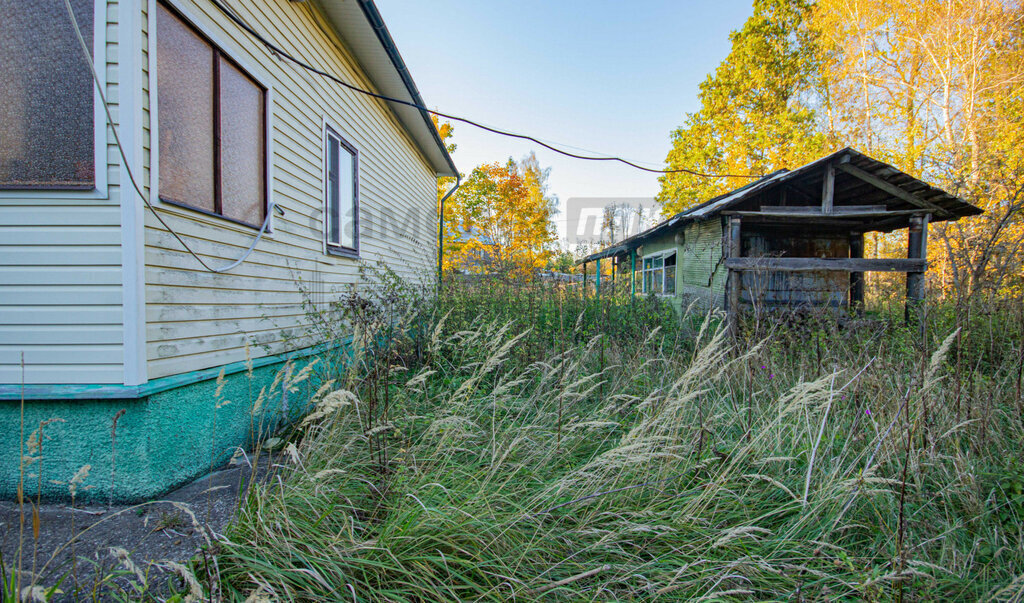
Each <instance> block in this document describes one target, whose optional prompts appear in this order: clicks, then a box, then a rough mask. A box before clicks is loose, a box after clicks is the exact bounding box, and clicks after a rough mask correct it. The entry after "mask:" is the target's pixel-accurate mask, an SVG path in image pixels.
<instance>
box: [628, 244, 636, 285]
mask: <svg viewBox="0 0 1024 603" xmlns="http://www.w3.org/2000/svg"><path fill="white" fill-rule="evenodd" d="M629 296H630V297H636V249H633V250H631V251H630V252H629Z"/></svg>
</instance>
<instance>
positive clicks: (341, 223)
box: [324, 128, 359, 253]
mask: <svg viewBox="0 0 1024 603" xmlns="http://www.w3.org/2000/svg"><path fill="white" fill-rule="evenodd" d="M324 152H325V155H326V156H325V157H324V164H325V165H324V169H325V172H326V173H325V177H324V180H325V181H326V187H325V190H324V193H325V196H326V199H325V200H324V207H325V209H326V214H327V219H326V221H325V226H326V229H327V248H328V249H329V250H333V251H341V252H347V253H355V252H358V250H359V182H358V170H359V156H358V153H357V152H356V149H355V147H353V146H352V145H350V144H348V143H347V142H345V141H344V140H343V139H342V138H341V137H340V136H338V134H337V133H336V132H334V131H333V130H331V129H330V128H328V129H327V136H326V140H325V141H324Z"/></svg>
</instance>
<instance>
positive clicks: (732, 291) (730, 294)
mask: <svg viewBox="0 0 1024 603" xmlns="http://www.w3.org/2000/svg"><path fill="white" fill-rule="evenodd" d="M727 239H728V244H729V247H728V249H727V251H726V253H727V254H728V256H727V257H730V258H738V257H740V256H742V255H743V246H742V245H741V242H740V217H739V216H731V217H730V218H729V235H728V237H727ZM742 276H743V273H742V272H740V271H739V270H733V269H731V268H730V269H729V280H728V281H727V283H726V287H725V306H726V307H725V311H726V318H727V320H728V321H729V328H730V329H731V330H732V331H733V334H734V335H735V334H736V319H737V318H738V317H739V310H740V288H741V287H742V282H743V280H742Z"/></svg>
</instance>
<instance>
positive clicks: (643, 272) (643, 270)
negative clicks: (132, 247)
mask: <svg viewBox="0 0 1024 603" xmlns="http://www.w3.org/2000/svg"><path fill="white" fill-rule="evenodd" d="M671 256H676V264H675V265H674V266H673V269H676V266H678V262H679V255H678V254H677V253H676V250H675V249H666V250H665V251H658V252H655V253H651V254H649V255H645V256H642V257H641V258H640V287H641V291H642V292H643V293H644V295H646V294H647V293H648V291H647V273H648V272H652V273H653V272H658V271H661V291H660V292H659V293H655V295H658V296H659V297H672V296H673V295H675V294H676V292H675V290H674V289H675V288H677V287H673V291H672V292H671V293H665V275H666V273H667V271H666V270H665V260H667V259H668V258H669V257H671ZM658 258H661V259H662V263H661V267H660V268H654V267H653V264H654V260H656V259H658ZM647 260H651V264H652V267H651V268H647V266H646V265H647ZM676 281H678V279H673V282H674V283H675V282H676ZM676 285H678V283H676Z"/></svg>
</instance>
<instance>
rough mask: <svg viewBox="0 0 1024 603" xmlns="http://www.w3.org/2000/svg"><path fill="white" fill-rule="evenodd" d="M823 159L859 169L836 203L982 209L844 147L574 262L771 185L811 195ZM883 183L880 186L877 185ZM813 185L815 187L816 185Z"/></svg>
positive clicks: (606, 253) (945, 211)
mask: <svg viewBox="0 0 1024 603" xmlns="http://www.w3.org/2000/svg"><path fill="white" fill-rule="evenodd" d="M829 163H832V164H833V165H837V166H848V167H847V168H843V169H845V170H847V172H850V173H860V174H864V175H865V176H860V177H858V176H849V177H848V178H846V181H845V182H841V181H840V179H839V178H838V177H837V181H836V188H835V198H836V202H837V203H839V202H840V200H841V199H847V200H848V199H854V200H856V201H857V203H884V204H886V206H887V207H889V208H890V209H896V210H899V209H906V208H909V209H919V210H920V211H922V212H931V213H932V215H933V218H932V220H933V221H942V220H956V219H959V218H962V217H965V216H974V215H978V214H981V213H982V210H981V209H979V208H977V207H975V206H974V205H971V204H970V203H968V202H967V201H964V200H963V199H961V198H959V197H956V196H954V195H951V194H949V193H947V192H946V191H944V190H942V189H939V188H936V187H934V186H932V185H930V184H928V183H927V182H924V181H922V180H919V179H917V178H914V177H913V176H910V175H908V174H906V173H904V172H901V171H900V170H898V169H896V168H895V167H893V166H891V165H889V164H888V163H885V162H884V161H879V160H877V159H873V158H871V157H868V156H867V155H865V154H863V153H861V152H859V151H856V150H854V149H851V148H849V147H847V148H845V149H842V150H839V151H836V152H835V153H832V154H831V155H826V156H825V157H821V158H820V159H816V160H814V161H812V162H810V163H808V164H806V165H803V166H801V167H799V168H796V169H795V170H792V171H790V170H785V169H782V170H778V171H776V172H772V173H771V174H768V175H766V176H763V177H761V178H759V179H758V180H755V181H753V182H751V183H749V184H746V185H744V186H741V187H740V188H737V189H735V190H732V191H729V192H727V193H724V194H722V195H719V196H717V197H715V198H713V199H710V200H708V201H705V202H704V203H701V204H699V205H695V206H693V207H690V208H688V209H686V210H684V211H682V212H680V213H678V214H676V215H674V216H672V217H670V218H668V219H667V220H664V221H663V222H660V223H658V224H656V225H655V226H653V227H651V228H649V229H647V230H645V231H643V232H640V233H637V234H635V235H633V236H631V237H629V238H627V239H624V240H622V241H620V242H618V243H616V244H614V245H611V246H610V247H606V248H605V249H602V250H600V251H598V252H595V253H592V254H590V255H588V256H587V257H585V258H583V259H582V260H580V262H589V261H593V260H599V259H602V258H607V257H613V256H617V255H621V254H624V253H628V252H629V251H631V250H633V249H635V248H637V247H639V246H640V245H643V244H644V242H645V241H649V240H651V239H653V238H656V237H658V236H661V235H664V234H666V233H668V232H673V231H675V230H676V229H678V228H680V227H682V226H685V225H686V224H688V223H691V222H699V221H703V220H708V219H711V218H713V217H716V216H718V215H721V213H722V212H723V211H726V210H730V209H733V208H736V207H737V206H739V205H741V204H742V203H744V202H745V201H750V200H751V199H754V198H755V197H757V196H758V195H760V194H762V193H765V192H767V191H768V190H770V189H773V188H776V187H780V186H788V187H790V188H792V189H794V190H796V191H797V192H799V193H801V194H804V195H806V196H808V197H813V193H811V194H808V193H804V192H803V191H802V189H803V187H804V186H805V185H807V184H817V185H819V186H820V183H821V179H822V178H823V174H824V172H825V168H826V166H827V165H828V164H829ZM844 173H846V172H844ZM864 178H868V179H872V180H874V181H878V182H880V183H881V184H879V183H878V182H875V183H871V182H866V181H865V180H864ZM841 184H842V186H841ZM883 186H884V188H882V187H883ZM818 190H819V191H820V188H819V189H818ZM908 199H916V200H917V202H920V203H921V204H924V205H916V204H915V203H912V202H911V201H908ZM819 202H820V201H819ZM822 217H823V218H827V217H828V216H827V215H822ZM868 230H883V228H869V229H868Z"/></svg>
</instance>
